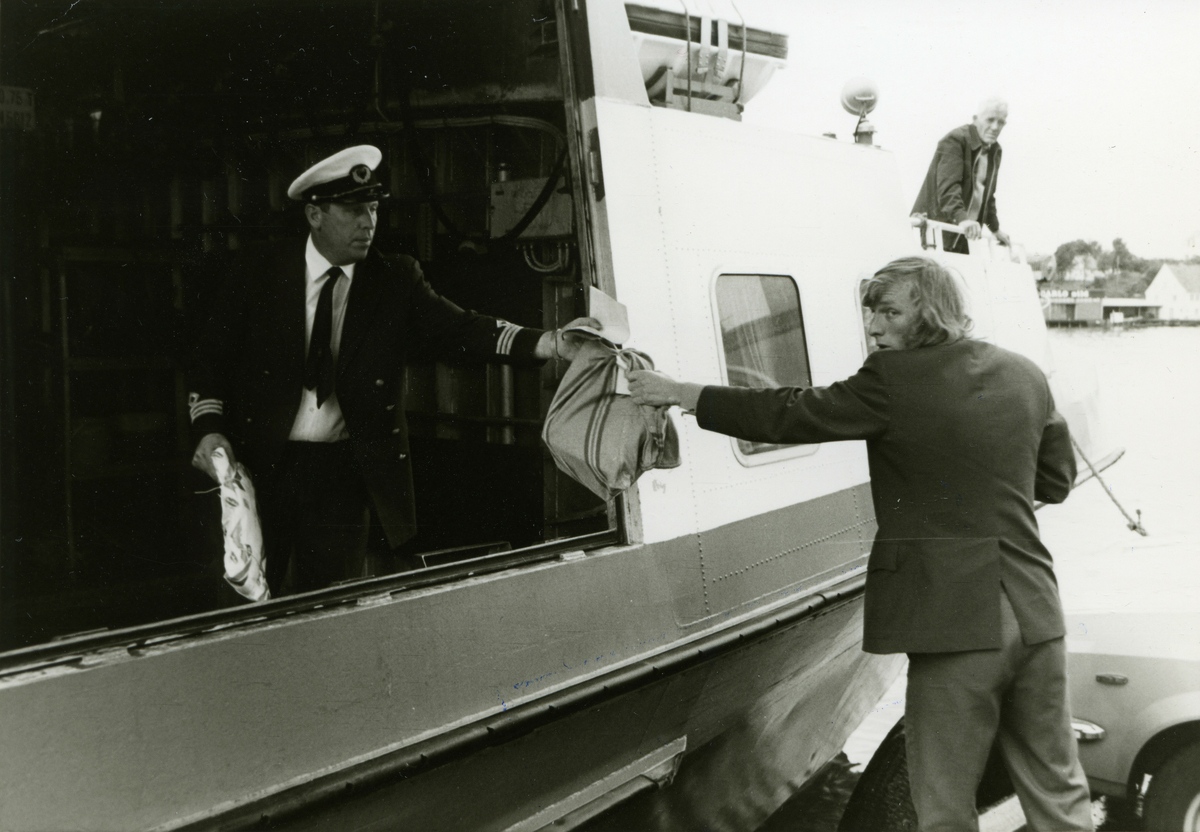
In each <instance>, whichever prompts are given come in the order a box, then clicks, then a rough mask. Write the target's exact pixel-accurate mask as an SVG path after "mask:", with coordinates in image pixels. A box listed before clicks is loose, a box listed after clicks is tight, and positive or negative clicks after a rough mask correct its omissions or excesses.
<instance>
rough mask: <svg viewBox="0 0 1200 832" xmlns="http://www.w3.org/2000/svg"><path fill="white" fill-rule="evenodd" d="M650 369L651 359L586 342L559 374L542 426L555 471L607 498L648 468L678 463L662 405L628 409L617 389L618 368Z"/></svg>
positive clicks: (630, 405) (675, 442)
mask: <svg viewBox="0 0 1200 832" xmlns="http://www.w3.org/2000/svg"><path fill="white" fill-rule="evenodd" d="M622 365H623V366H624V367H625V368H626V369H630V370H652V369H654V362H653V361H652V360H651V359H650V356H648V355H646V354H645V353H643V352H638V351H637V350H632V349H620V348H618V347H614V346H612V345H611V344H608V343H607V342H604V341H600V340H590V341H585V342H584V343H583V345H582V346H581V347H580V350H579V354H578V355H576V357H575V359H574V360H573V361H572V362H571V367H570V369H568V370H567V374H566V376H564V377H563V380H562V383H561V384H560V385H559V386H558V391H557V392H556V393H555V394H554V400H553V401H551V402H550V412H549V414H548V415H547V416H546V423H545V426H544V427H543V428H542V441H543V442H545V443H546V447H547V448H549V449H550V455H551V456H553V457H554V462H555V464H556V465H558V467H559V470H561V471H563V472H564V473H565V474H567V475H569V476H570V477H572V478H574V479H575V480H576V481H577V482H579V483H580V484H581V485H584V486H586V487H587V488H588V489H589V490H591V491H592V492H594V493H595V494H597V495H598V496H600V497H603V498H604V499H606V500H608V499H611V498H613V497H615V496H617V495H618V494H620V493H621V492H622V491H624V490H625V489H626V488H628V487H629V486H631V485H633V483H635V482H636V481H637V478H638V477H640V476H641V475H642V474H643V473H645V472H646V471H648V470H650V469H651V468H675V467H677V466H678V465H679V433H678V432H677V430H676V428H675V424H674V422H672V421H671V417H670V416H669V415H668V412H667V411H668V410H669V408H666V407H650V406H646V405H639V404H635V403H634V402H633V400H632V399H631V398H630V397H629V396H628V395H622V394H619V393H618V392H617V385H618V377H619V374H620V369H621V366H622Z"/></svg>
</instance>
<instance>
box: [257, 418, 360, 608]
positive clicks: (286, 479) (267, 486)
mask: <svg viewBox="0 0 1200 832" xmlns="http://www.w3.org/2000/svg"><path fill="white" fill-rule="evenodd" d="M256 485H257V496H258V509H259V517H260V519H261V520H262V527H263V553H264V554H265V555H266V559H267V569H266V572H267V585H268V586H270V588H271V594H272V596H274V597H279V596H280V595H290V594H292V593H296V592H308V591H310V590H314V589H322V588H324V587H327V586H329V585H330V584H331V583H333V582H334V581H340V580H345V579H347V578H356V577H361V576H362V575H363V573H364V569H365V561H366V555H367V548H368V545H367V544H368V540H369V530H370V508H369V506H370V497H369V496H368V494H367V491H366V488H365V487H364V485H363V482H362V477H361V476H360V475H359V473H358V469H357V465H356V464H355V461H354V455H353V453H351V450H350V443H349V442H288V443H287V446H286V448H285V449H284V452H283V457H282V458H281V459H280V461H279V464H278V465H276V466H275V470H274V471H273V472H272V474H271V476H270V477H267V478H265V481H263V482H262V483H259V484H256Z"/></svg>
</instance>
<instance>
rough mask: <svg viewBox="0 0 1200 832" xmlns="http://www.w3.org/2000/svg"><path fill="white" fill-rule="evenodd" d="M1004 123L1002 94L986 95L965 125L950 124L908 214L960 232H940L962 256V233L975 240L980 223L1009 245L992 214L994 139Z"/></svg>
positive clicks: (996, 169) (997, 164)
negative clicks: (997, 95)
mask: <svg viewBox="0 0 1200 832" xmlns="http://www.w3.org/2000/svg"><path fill="white" fill-rule="evenodd" d="M1007 122H1008V104H1007V103H1006V102H1005V101H1004V99H1002V98H988V99H985V100H984V101H982V102H980V104H979V109H978V110H977V111H976V113H975V116H974V118H972V120H971V123H970V124H964V125H963V126H962V127H956V128H954V129H953V130H951V131H950V132H949V133H947V134H946V135H945V136H943V137H942V140H941V141H939V142H938V146H937V152H935V153H934V154H933V161H932V162H930V163H929V172H928V173H926V174H925V182H924V183H923V184H922V185H921V191H920V193H918V194H917V201H916V202H915V203H913V208H912V213H913V214H914V215H916V214H919V215H922V216H925V217H928V218H929V219H931V220H936V221H938V222H945V223H951V224H953V225H957V226H958V227H959V228H960V229H962V235H958V234H951V233H949V232H947V233H946V240H945V248H946V250H947V251H955V252H958V253H961V254H967V253H968V248H967V242H966V240H964V239H963V236H965V237H967V238H968V239H971V240H978V239H979V238H980V236H982V234H983V228H982V226H984V225H986V226H987V227H988V228H990V229H991V230H992V233H993V234H995V235H996V239H997V240H999V241H1000V242H1001V243H1003V244H1004V245H1008V244H1009V237H1008V235H1007V234H1005V233H1004V232H1003V231H1001V230H1000V218H999V217H998V216H997V215H996V178H997V174H999V172H1000V157H1001V154H1002V151H1001V148H1000V143H999V142H998V141H997V140H998V139H999V138H1000V131H1002V130H1003V129H1004V125H1005V124H1006V123H1007Z"/></svg>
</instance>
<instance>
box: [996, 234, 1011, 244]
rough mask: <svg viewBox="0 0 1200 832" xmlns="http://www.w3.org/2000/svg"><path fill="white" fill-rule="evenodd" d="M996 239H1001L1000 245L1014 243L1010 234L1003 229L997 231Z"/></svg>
mask: <svg viewBox="0 0 1200 832" xmlns="http://www.w3.org/2000/svg"><path fill="white" fill-rule="evenodd" d="M996 239H997V240H999V242H1000V245H1002V246H1011V245H1012V240H1010V239H1009V237H1008V235H1007V234H1005V233H1004V232H1003V231H997V232H996Z"/></svg>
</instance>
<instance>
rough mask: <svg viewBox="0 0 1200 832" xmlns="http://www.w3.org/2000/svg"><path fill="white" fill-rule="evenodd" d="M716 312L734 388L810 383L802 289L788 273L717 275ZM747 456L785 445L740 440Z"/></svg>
mask: <svg viewBox="0 0 1200 832" xmlns="http://www.w3.org/2000/svg"><path fill="white" fill-rule="evenodd" d="M717 310H718V314H719V315H720V320H721V339H722V343H723V346H724V349H725V369H726V374H727V378H728V382H729V384H731V385H732V386H734V387H811V386H812V372H811V370H810V368H809V363H808V347H807V345H806V343H805V337H804V320H803V317H802V316H801V313H800V292H799V289H798V288H797V287H796V282H795V281H794V280H793V279H792V278H790V277H786V276H780V275H755V274H726V275H721V276H720V277H718V278H717ZM737 442H738V448H739V449H740V450H741V452H742V453H744V454H761V453H764V452H766V451H771V450H775V449H778V448H781V447H787V446H783V445H774V444H770V443H766V442H750V441H746V440H742V439H739V440H737Z"/></svg>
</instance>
